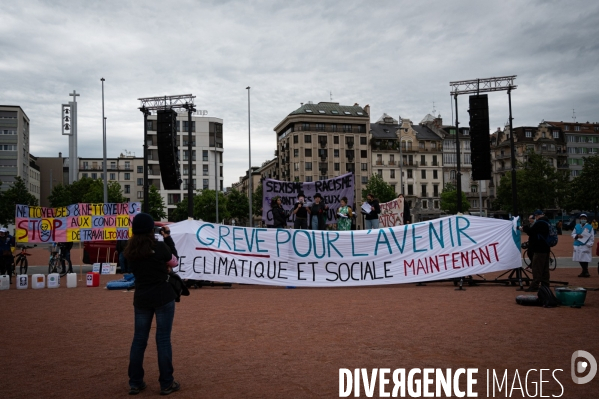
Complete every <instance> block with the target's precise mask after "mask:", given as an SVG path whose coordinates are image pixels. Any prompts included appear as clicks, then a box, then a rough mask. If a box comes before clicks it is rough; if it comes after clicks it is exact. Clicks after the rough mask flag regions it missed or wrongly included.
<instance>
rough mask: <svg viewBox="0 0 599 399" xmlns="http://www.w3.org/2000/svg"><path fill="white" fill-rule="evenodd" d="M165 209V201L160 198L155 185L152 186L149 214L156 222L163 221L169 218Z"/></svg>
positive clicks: (149, 196)
mask: <svg viewBox="0 0 599 399" xmlns="http://www.w3.org/2000/svg"><path fill="white" fill-rule="evenodd" d="M142 204H143V201H142ZM142 209H143V206H142ZM165 209H166V206H165V205H164V199H163V198H162V196H160V192H159V191H158V189H157V188H156V186H155V185H153V184H150V189H149V191H148V213H149V214H150V215H152V217H153V218H154V220H162V219H166V217H167V216H168V215H167V214H166V211H165Z"/></svg>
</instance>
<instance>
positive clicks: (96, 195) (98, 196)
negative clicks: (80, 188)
mask: <svg viewBox="0 0 599 399" xmlns="http://www.w3.org/2000/svg"><path fill="white" fill-rule="evenodd" d="M74 185H75V184H74V183H73V185H72V186H74ZM71 193H72V195H76V194H75V190H74V189H73V187H71ZM81 202H88V203H96V204H100V203H103V202H104V181H103V180H94V179H91V183H90V184H89V187H88V191H87V192H86V193H85V194H83V197H82V199H81ZM108 202H127V199H126V198H125V197H124V196H123V191H122V190H121V185H120V184H119V183H118V182H116V181H111V182H109V183H108ZM73 203H75V202H73Z"/></svg>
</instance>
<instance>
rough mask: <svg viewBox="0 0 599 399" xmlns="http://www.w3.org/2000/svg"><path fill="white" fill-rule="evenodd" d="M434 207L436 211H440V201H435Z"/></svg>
mask: <svg viewBox="0 0 599 399" xmlns="http://www.w3.org/2000/svg"><path fill="white" fill-rule="evenodd" d="M433 207H434V208H435V209H439V208H440V206H439V200H434V201H433Z"/></svg>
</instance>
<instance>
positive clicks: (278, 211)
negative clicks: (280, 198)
mask: <svg viewBox="0 0 599 399" xmlns="http://www.w3.org/2000/svg"><path fill="white" fill-rule="evenodd" d="M272 219H273V226H274V227H285V225H286V224H287V216H286V215H285V209H283V208H282V207H280V206H275V207H273V208H272Z"/></svg>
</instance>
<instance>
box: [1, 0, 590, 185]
mask: <svg viewBox="0 0 599 399" xmlns="http://www.w3.org/2000/svg"><path fill="white" fill-rule="evenodd" d="M0 9H1V10H2V11H1V14H0V21H1V22H0V104H3V105H4V104H8V105H20V106H21V107H22V108H23V109H24V110H25V112H26V113H27V115H28V116H29V118H30V119H31V152H32V154H33V155H36V156H57V154H58V152H62V153H63V154H65V155H66V154H68V140H67V138H66V136H62V135H61V131H60V105H61V104H62V103H65V102H68V101H69V96H68V93H70V92H72V91H73V89H75V90H77V92H79V93H81V97H78V102H79V156H83V157H101V156H102V108H101V82H100V78H101V77H104V78H105V79H106V82H105V106H106V111H105V112H106V116H107V118H108V128H107V142H108V144H107V146H108V156H109V157H116V156H118V155H119V153H121V152H123V151H124V150H128V151H131V152H133V153H135V154H136V155H137V156H142V144H143V123H142V114H141V113H140V112H139V111H138V110H137V108H138V107H139V102H138V101H137V98H139V97H149V96H159V95H173V94H187V93H192V94H194V95H196V96H197V98H196V104H197V107H198V109H206V110H208V112H209V115H210V116H214V117H218V118H222V119H223V120H224V133H225V142H224V148H225V158H224V160H225V168H224V174H225V176H224V178H225V185H226V186H229V185H230V184H231V183H233V182H235V181H237V180H238V179H239V176H240V175H242V174H243V173H244V171H245V170H247V167H248V158H247V157H248V151H247V129H248V126H247V90H246V89H245V88H246V87H247V86H251V131H252V164H253V165H256V166H257V165H260V164H261V163H262V162H263V161H265V160H267V159H271V158H272V157H273V151H274V149H275V147H276V141H275V135H274V132H273V128H274V126H275V125H277V123H279V122H280V121H281V120H282V119H283V118H284V117H285V116H286V115H287V114H289V113H290V112H291V111H293V110H295V109H297V108H298V107H299V106H300V103H302V102H308V101H313V102H315V103H317V102H320V101H329V100H330V97H331V93H332V98H333V101H335V102H339V103H341V104H343V105H353V104H354V103H359V104H360V105H362V106H363V105H366V104H369V105H370V107H371V120H372V121H373V122H374V121H376V120H377V119H378V118H379V117H380V116H381V115H382V114H383V113H388V114H390V115H393V116H395V117H396V118H397V115H401V117H402V118H409V119H411V120H412V121H413V122H415V123H418V122H419V121H420V120H421V119H422V118H423V117H424V116H425V115H426V114H427V113H431V112H432V111H433V103H434V108H435V109H436V112H437V113H440V114H441V116H442V117H443V120H444V122H446V123H451V121H452V109H451V103H450V96H449V90H450V88H449V82H450V81H454V80H462V79H476V78H488V77H493V76H506V75H518V77H517V79H516V83H517V84H518V88H517V89H516V90H515V91H514V93H513V95H512V107H513V114H514V118H515V119H514V124H515V126H521V125H537V124H538V123H539V122H540V121H541V120H543V119H545V120H557V121H561V120H563V121H571V120H572V115H573V111H572V110H573V109H574V110H575V113H576V118H577V120H578V121H579V122H580V121H582V122H586V121H599V90H598V89H599V83H598V81H599V39H598V38H599V2H597V1H591V0H586V1H572V0H571V1H567V2H566V1H460V0H451V1H353V0H336V1H327V0H321V1H303V2H290V1H274V0H273V1H225V0H216V1H185V0H178V1H176V2H175V1H172V2H170V1H143V2H142V1H136V2H132V1H102V2H99V1H98V2H88V1H79V2H76V1H63V2H61V1H25V0H19V1H14V0H0ZM459 101H460V120H461V122H464V123H467V121H468V114H467V112H466V110H467V96H462V97H460V98H459ZM489 105H490V116H491V121H490V124H491V129H492V130H495V129H496V128H497V127H499V126H504V125H505V123H506V122H507V119H508V105H507V94H506V93H505V92H498V93H494V94H491V95H490V99H489ZM462 126H464V125H462Z"/></svg>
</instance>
